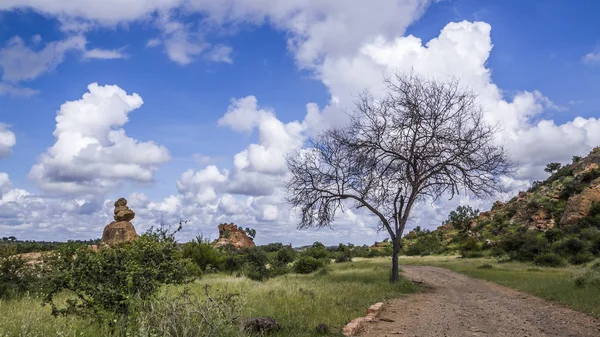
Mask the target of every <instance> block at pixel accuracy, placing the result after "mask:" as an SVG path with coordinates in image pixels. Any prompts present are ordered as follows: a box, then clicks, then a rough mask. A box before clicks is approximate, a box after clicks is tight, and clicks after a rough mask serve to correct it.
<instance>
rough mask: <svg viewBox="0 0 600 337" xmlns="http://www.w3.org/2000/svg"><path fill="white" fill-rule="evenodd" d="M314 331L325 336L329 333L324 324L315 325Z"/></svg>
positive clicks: (327, 327)
mask: <svg viewBox="0 0 600 337" xmlns="http://www.w3.org/2000/svg"><path fill="white" fill-rule="evenodd" d="M315 330H316V331H317V333H318V334H321V335H326V334H328V333H329V326H328V325H327V324H325V323H321V324H319V325H317V327H316V328H315Z"/></svg>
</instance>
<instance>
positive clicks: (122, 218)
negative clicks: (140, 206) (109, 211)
mask: <svg viewBox="0 0 600 337" xmlns="http://www.w3.org/2000/svg"><path fill="white" fill-rule="evenodd" d="M134 217H135V213H134V212H133V211H132V210H131V209H129V207H127V200H125V198H120V199H119V200H117V201H116V202H115V216H114V219H115V221H113V222H111V223H109V224H108V225H106V227H104V232H103V233H102V240H101V243H102V244H105V245H115V244H119V243H123V242H131V241H133V240H135V239H137V238H138V237H139V235H138V234H137V233H136V232H135V228H134V227H133V225H132V224H131V222H130V221H131V220H133V218H134Z"/></svg>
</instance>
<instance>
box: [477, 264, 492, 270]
mask: <svg viewBox="0 0 600 337" xmlns="http://www.w3.org/2000/svg"><path fill="white" fill-rule="evenodd" d="M477 268H479V269H493V268H494V266H492V265H491V264H489V263H486V264H482V265H481V266H478V267H477Z"/></svg>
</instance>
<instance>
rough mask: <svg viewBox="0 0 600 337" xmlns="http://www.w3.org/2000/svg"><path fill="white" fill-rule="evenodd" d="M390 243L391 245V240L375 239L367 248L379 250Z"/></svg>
mask: <svg viewBox="0 0 600 337" xmlns="http://www.w3.org/2000/svg"><path fill="white" fill-rule="evenodd" d="M391 245H392V243H391V242H377V241H375V243H374V244H372V245H371V246H369V248H371V249H377V250H381V249H384V248H386V247H390V246H391Z"/></svg>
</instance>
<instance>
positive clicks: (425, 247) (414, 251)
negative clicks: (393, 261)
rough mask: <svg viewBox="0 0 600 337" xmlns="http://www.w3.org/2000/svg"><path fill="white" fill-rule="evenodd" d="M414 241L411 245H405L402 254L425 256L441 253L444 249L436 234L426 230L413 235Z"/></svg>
mask: <svg viewBox="0 0 600 337" xmlns="http://www.w3.org/2000/svg"><path fill="white" fill-rule="evenodd" d="M415 236H416V239H414V241H413V242H412V244H410V245H409V244H407V245H406V248H405V249H404V254H406V255H408V256H416V255H420V256H426V255H434V254H439V253H441V252H442V251H443V250H444V248H443V246H442V242H441V240H440V237H439V235H438V233H437V232H430V231H428V230H425V231H419V232H418V233H417V234H415Z"/></svg>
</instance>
